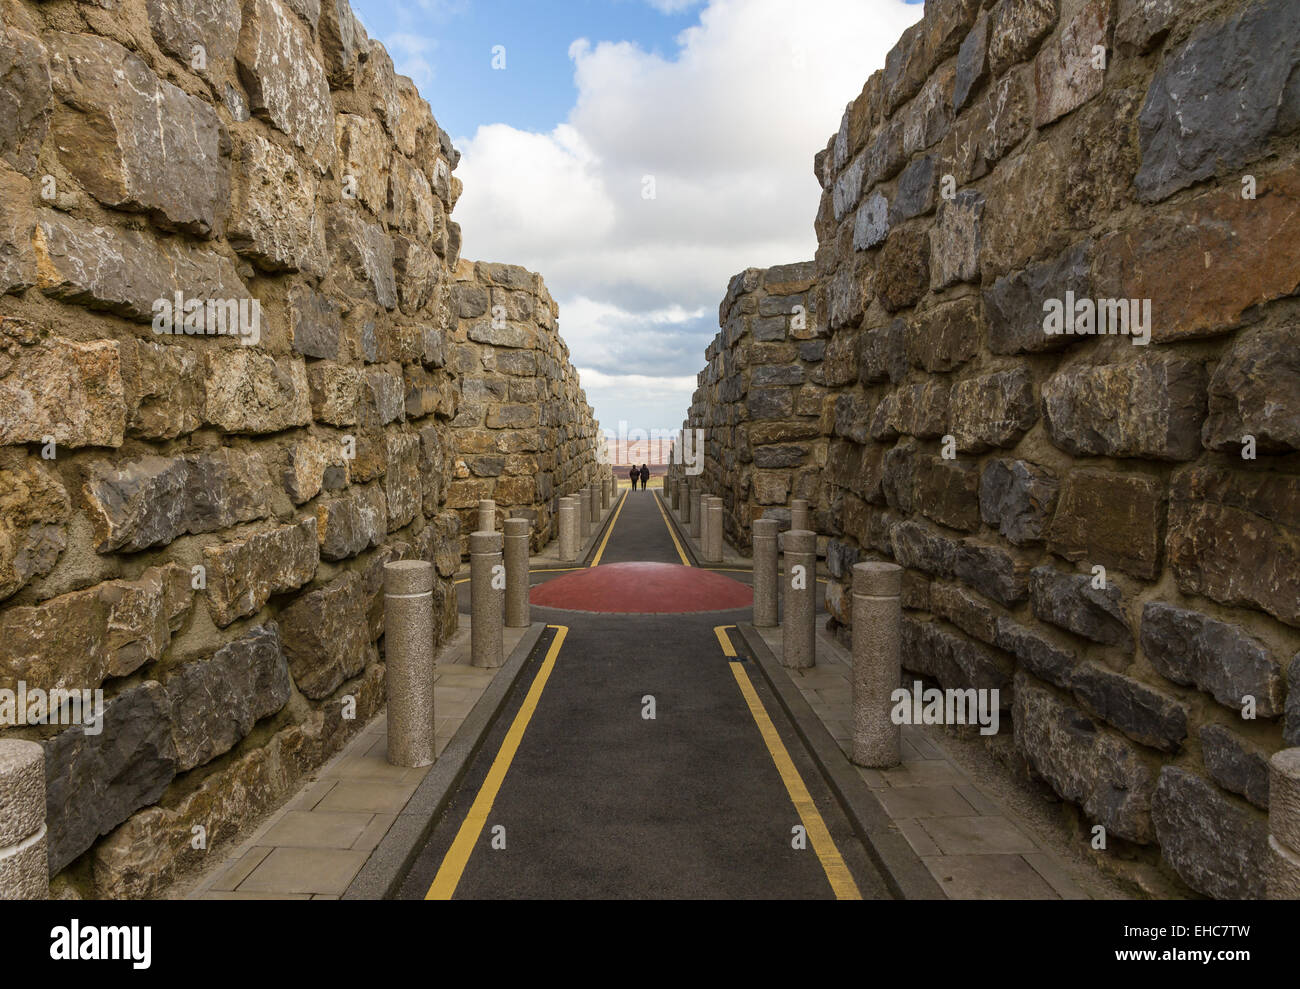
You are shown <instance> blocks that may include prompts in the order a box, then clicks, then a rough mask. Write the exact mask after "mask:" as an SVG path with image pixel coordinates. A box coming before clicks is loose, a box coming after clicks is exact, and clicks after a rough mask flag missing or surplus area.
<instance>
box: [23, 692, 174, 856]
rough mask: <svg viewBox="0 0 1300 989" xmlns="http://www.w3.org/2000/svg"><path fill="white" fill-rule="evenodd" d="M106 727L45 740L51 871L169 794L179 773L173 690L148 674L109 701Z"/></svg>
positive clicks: (78, 727)
mask: <svg viewBox="0 0 1300 989" xmlns="http://www.w3.org/2000/svg"><path fill="white" fill-rule="evenodd" d="M103 719H104V720H103V729H102V731H100V733H99V734H96V735H89V734H87V733H86V730H85V728H84V727H82V726H81V725H74V726H73V727H71V728H68V729H66V730H64V731H63V732H61V733H60V734H58V735H56V736H55V737H54V738H52V739H50V740H49V741H48V742H46V743H45V823H46V826H47V827H48V828H49V842H50V844H49V861H50V872H51V873H57V872H59V871H60V870H61V869H62V868H63V867H64V866H66V865H67V864H68V863H70V862H71V861H72V860H73V859H75V858H76V857H77V856H79V855H80V854H81V853H82V852H84V851H85V850H86V849H88V848H89V847H90V846H91V845H92V844H93V843H94V842H95V840H96V839H97V838H99V837H100V836H101V835H105V834H108V833H109V832H110V831H112V830H113V828H115V827H117V826H118V825H119V824H121V823H122V822H123V821H125V820H126V819H127V818H128V817H130V816H131V815H132V814H133V813H135V812H136V811H137V810H139V809H140V808H141V807H146V806H148V805H149V804H151V803H153V802H155V801H156V800H157V799H158V798H159V797H161V796H162V795H163V791H165V790H166V789H167V786H168V785H169V784H170V783H171V781H172V779H173V778H174V777H175V776H176V745H175V743H174V742H173V740H172V735H171V722H170V719H169V717H168V709H167V694H166V691H164V690H163V688H162V686H161V685H159V684H158V683H155V682H154V681H152V680H150V681H148V682H146V683H143V684H141V685H140V686H138V687H131V688H130V689H128V690H125V691H123V692H122V693H120V694H118V695H117V696H116V697H115V698H113V700H111V701H109V702H108V703H107V704H106V705H105V706H104V713H103Z"/></svg>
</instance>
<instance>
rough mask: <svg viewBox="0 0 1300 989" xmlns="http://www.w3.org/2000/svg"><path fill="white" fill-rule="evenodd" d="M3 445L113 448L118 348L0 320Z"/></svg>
mask: <svg viewBox="0 0 1300 989" xmlns="http://www.w3.org/2000/svg"><path fill="white" fill-rule="evenodd" d="M0 354H3V355H4V356H3V359H0V445H12V444H19V443H42V444H43V443H45V442H47V439H46V438H47V437H53V438H54V441H55V443H56V444H57V445H58V448H75V447H85V446H104V447H118V446H121V445H122V439H123V434H124V433H125V431H126V399H125V392H124V389H123V384H122V361H121V356H120V353H119V350H118V345H117V344H116V343H114V342H113V341H111V340H101V341H97V342H94V343H78V342H76V341H74V340H68V339H64V338H62V337H55V336H49V335H48V334H47V333H45V332H41V331H38V330H37V329H36V328H35V327H34V326H33V325H32V324H30V323H28V322H26V321H25V320H18V319H11V318H5V317H0Z"/></svg>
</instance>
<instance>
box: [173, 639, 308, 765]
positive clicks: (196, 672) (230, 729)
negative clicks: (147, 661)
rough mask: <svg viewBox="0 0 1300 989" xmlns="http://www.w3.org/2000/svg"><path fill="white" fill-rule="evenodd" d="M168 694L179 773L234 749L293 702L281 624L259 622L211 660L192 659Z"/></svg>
mask: <svg viewBox="0 0 1300 989" xmlns="http://www.w3.org/2000/svg"><path fill="white" fill-rule="evenodd" d="M166 692H167V706H168V708H169V712H168V713H169V715H170V721H171V733H172V741H173V744H174V745H175V748H176V769H177V771H178V772H185V771H186V770H188V769H193V768H194V767H195V766H202V765H204V764H206V763H209V762H211V761H212V760H213V759H215V758H216V757H217V756H219V755H222V754H224V753H226V752H229V751H230V750H231V749H233V748H234V747H235V746H236V745H237V744H238V743H239V742H240V740H242V739H243V738H244V737H245V736H246V735H247V734H248V733H249V732H250V731H252V730H253V725H255V724H256V723H257V722H258V721H259V720H261V719H262V718H265V717H268V716H269V715H272V714H275V713H276V712H277V711H279V710H280V709H281V708H282V707H284V705H285V704H287V703H288V701H289V694H290V683H289V666H288V663H287V662H286V661H285V658H284V654H283V653H282V652H281V649H280V629H279V627H278V626H277V625H276V624H275V623H274V622H271V623H269V624H267V625H258V626H256V627H254V628H252V629H249V631H248V632H246V633H245V634H244V635H242V636H241V637H240V638H238V639H236V640H235V641H234V642H230V643H227V644H226V645H224V646H222V647H221V648H220V649H218V650H217V651H216V652H215V653H214V654H213V655H212V657H211V658H209V659H206V660H201V661H199V662H197V663H186V664H185V665H184V666H182V667H181V668H180V669H179V670H177V671H176V673H175V674H174V675H172V676H171V677H170V678H169V679H168V680H167V683H166Z"/></svg>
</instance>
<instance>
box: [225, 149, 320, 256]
mask: <svg viewBox="0 0 1300 989" xmlns="http://www.w3.org/2000/svg"><path fill="white" fill-rule="evenodd" d="M317 184H318V183H317V181H316V177H315V176H314V175H312V173H311V172H310V171H309V170H308V169H305V168H303V167H301V166H300V165H299V164H298V161H297V159H296V158H294V156H293V155H291V154H290V153H289V152H287V151H284V150H282V149H280V148H279V147H277V146H276V145H274V144H272V143H271V142H270V141H268V140H267V139H266V138H265V137H263V136H262V135H260V134H253V135H250V136H249V137H247V138H245V139H244V140H243V141H242V142H241V143H240V151H239V161H238V163H237V165H236V168H235V179H234V182H233V183H232V188H231V198H230V219H229V222H228V224H227V230H228V236H229V238H230V243H231V246H232V247H234V249H235V250H236V251H238V252H239V253H240V254H242V255H243V256H244V257H246V258H248V259H250V260H251V261H253V262H254V263H255V264H256V265H257V266H258V267H259V268H261V269H262V270H263V271H269V272H273V273H274V272H282V271H304V272H306V273H308V274H310V275H315V276H317V277H321V276H324V274H325V272H326V269H327V268H328V267H329V265H328V262H327V261H326V256H325V227H324V223H323V222H322V220H321V215H320V213H319V212H318V211H317V209H316V190H317Z"/></svg>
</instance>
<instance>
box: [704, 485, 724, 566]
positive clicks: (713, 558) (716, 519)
mask: <svg viewBox="0 0 1300 989" xmlns="http://www.w3.org/2000/svg"><path fill="white" fill-rule="evenodd" d="M704 517H705V518H706V519H708V522H709V532H708V536H707V538H705V540H704V558H705V559H706V560H708V561H709V562H710V563H721V562H722V499H721V498H719V497H717V496H714V497H712V498H710V499H709V507H708V509H707V510H706V511H705V513H704Z"/></svg>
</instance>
